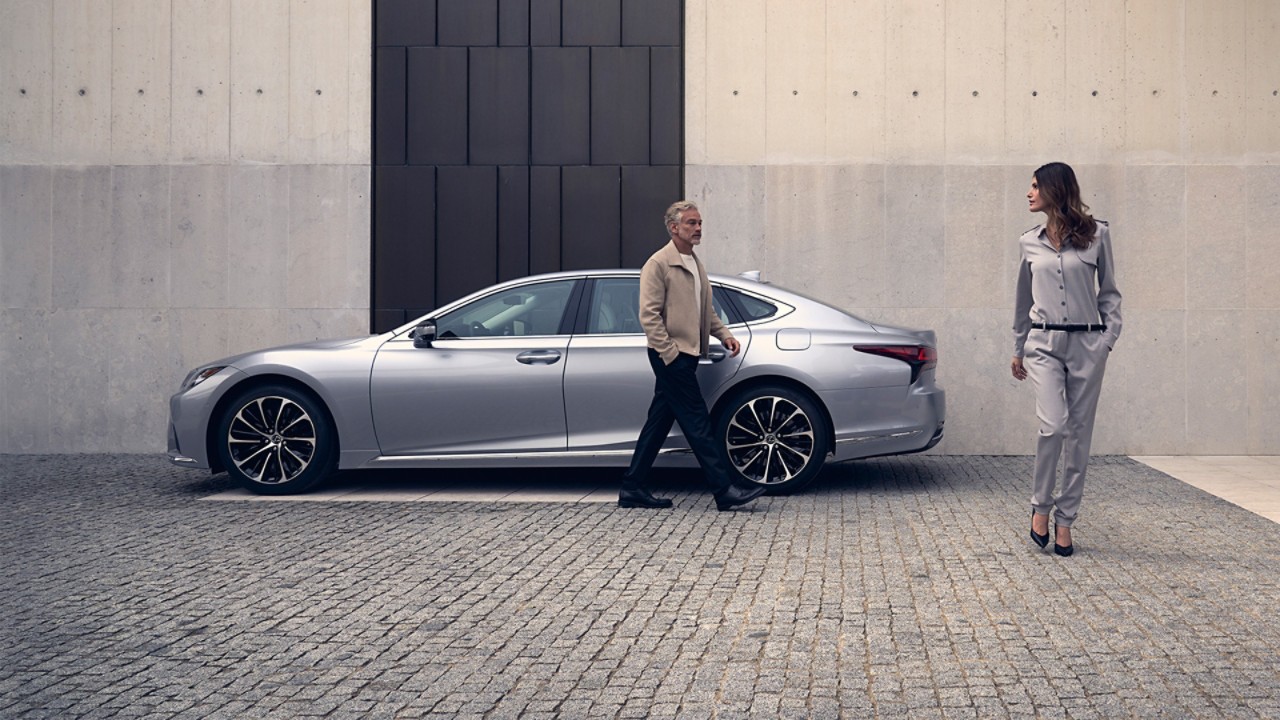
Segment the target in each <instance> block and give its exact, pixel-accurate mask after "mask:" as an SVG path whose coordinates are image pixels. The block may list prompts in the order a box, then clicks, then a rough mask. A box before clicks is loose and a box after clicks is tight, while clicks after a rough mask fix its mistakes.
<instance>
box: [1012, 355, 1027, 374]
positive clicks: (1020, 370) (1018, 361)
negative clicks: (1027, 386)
mask: <svg viewBox="0 0 1280 720" xmlns="http://www.w3.org/2000/svg"><path fill="white" fill-rule="evenodd" d="M1009 369H1010V370H1012V371H1013V377H1014V379H1015V380H1026V379H1027V369H1026V368H1024V367H1022V358H1020V357H1015V358H1014V359H1013V362H1011V363H1009Z"/></svg>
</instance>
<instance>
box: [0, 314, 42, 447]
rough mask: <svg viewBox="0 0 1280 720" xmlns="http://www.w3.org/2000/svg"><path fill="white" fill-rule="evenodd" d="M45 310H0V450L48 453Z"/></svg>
mask: <svg viewBox="0 0 1280 720" xmlns="http://www.w3.org/2000/svg"><path fill="white" fill-rule="evenodd" d="M48 315H49V311H48V310H46V309H43V308H38V309H25V308H24V309H9V308H4V309H2V310H0V452H5V453H35V452H48V451H49V450H50V449H51V448H50V447H49V427H50V423H49V380H50V378H49V366H50V361H51V358H50V356H49V328H48V326H47V318H48Z"/></svg>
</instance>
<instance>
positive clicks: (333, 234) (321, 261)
mask: <svg viewBox="0 0 1280 720" xmlns="http://www.w3.org/2000/svg"><path fill="white" fill-rule="evenodd" d="M346 192H347V177H346V172H345V170H344V168H343V167H342V166H339V165H294V166H292V167H291V168H290V171H289V255H288V257H289V270H288V276H287V277H288V281H287V283H286V285H287V288H288V289H287V295H288V300H287V304H286V307H290V308H333V307H350V306H352V305H353V303H352V301H351V297H350V293H351V289H350V288H349V287H348V286H347V282H348V280H349V276H348V273H349V266H348V263H350V262H351V257H350V256H349V255H350V252H349V251H350V248H349V245H350V243H349V242H348V238H347V228H348V227H349V226H348V221H347V203H346ZM362 271H363V272H366V273H367V272H368V262H367V261H366V262H365V264H364V266H363V267H362ZM361 301H362V303H363V304H364V306H366V307H367V306H368V292H367V291H366V292H365V295H364V297H363V298H361Z"/></svg>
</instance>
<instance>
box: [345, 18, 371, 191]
mask: <svg viewBox="0 0 1280 720" xmlns="http://www.w3.org/2000/svg"><path fill="white" fill-rule="evenodd" d="M347 46H348V51H347V61H348V65H347V162H349V163H352V164H356V165H367V164H369V162H370V159H371V158H372V157H373V3H371V2H369V0H347Z"/></svg>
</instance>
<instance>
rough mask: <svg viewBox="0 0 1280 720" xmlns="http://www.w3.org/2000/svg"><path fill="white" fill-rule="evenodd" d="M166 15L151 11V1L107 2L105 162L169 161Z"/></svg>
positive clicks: (169, 59)
mask: <svg viewBox="0 0 1280 720" xmlns="http://www.w3.org/2000/svg"><path fill="white" fill-rule="evenodd" d="M166 9H167V8H166ZM171 19H172V17H171V15H170V13H168V12H156V3H155V2H154V0H112V3H111V26H112V33H111V162H113V163H115V164H117V165H125V164H128V165H146V164H154V163H162V162H165V161H167V160H168V159H169V127H170V122H171V117H170V112H171V106H172V103H171V95H172V86H171V84H170V82H171V74H172V67H171V62H172V58H173V53H172V52H171V49H170V35H171V33H172V26H171Z"/></svg>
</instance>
